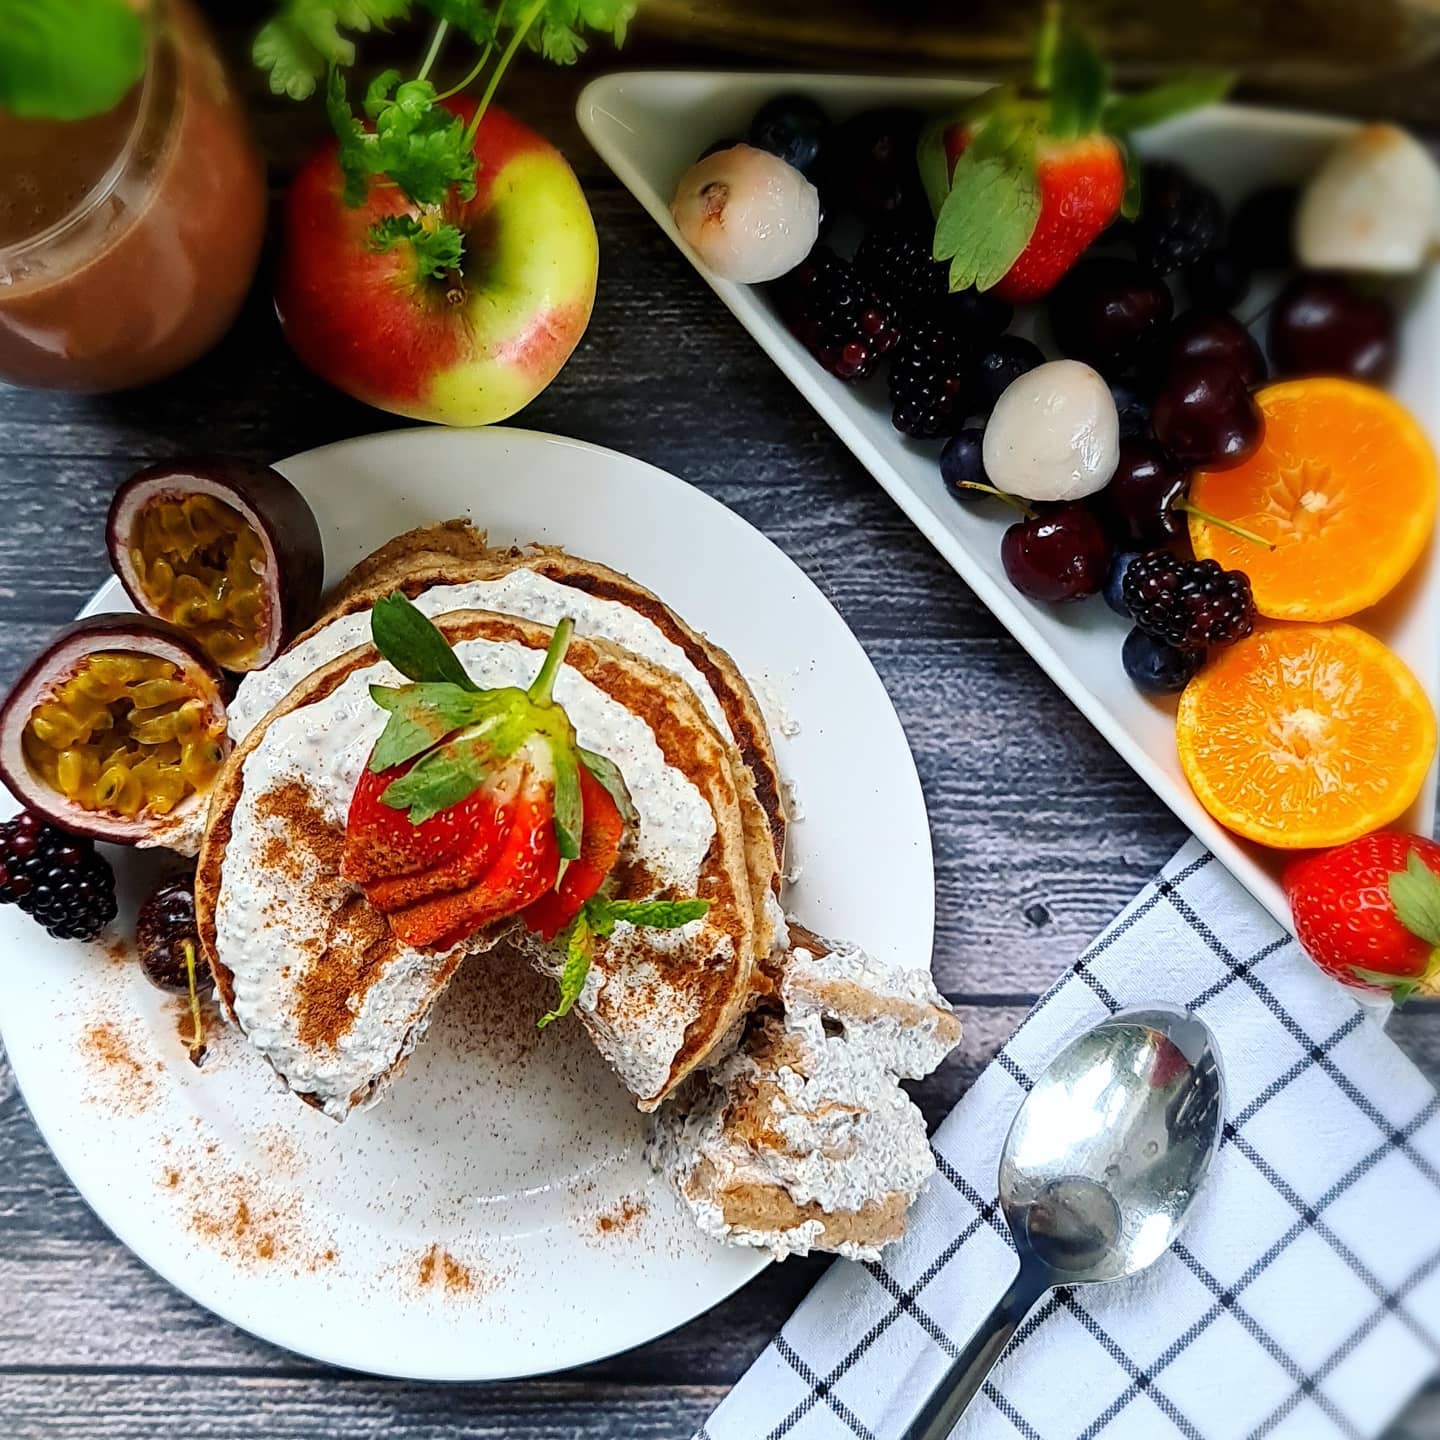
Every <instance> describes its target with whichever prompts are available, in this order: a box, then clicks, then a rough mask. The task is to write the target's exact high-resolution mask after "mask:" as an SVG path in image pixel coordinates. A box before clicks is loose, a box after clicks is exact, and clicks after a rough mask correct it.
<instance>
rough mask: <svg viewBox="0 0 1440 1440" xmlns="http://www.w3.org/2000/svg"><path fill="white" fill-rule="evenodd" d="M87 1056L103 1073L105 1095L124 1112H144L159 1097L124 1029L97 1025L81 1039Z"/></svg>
mask: <svg viewBox="0 0 1440 1440" xmlns="http://www.w3.org/2000/svg"><path fill="white" fill-rule="evenodd" d="M81 1045H82V1047H83V1049H84V1053H85V1054H86V1056H87V1057H88V1058H89V1059H90V1061H91V1062H92V1064H94V1065H95V1066H96V1067H97V1068H98V1069H99V1070H100V1072H101V1080H102V1082H103V1084H102V1094H103V1096H104V1097H105V1098H106V1099H108V1100H110V1101H111V1102H112V1103H115V1104H118V1105H119V1106H121V1107H122V1108H125V1109H132V1110H138V1109H141V1108H143V1107H144V1106H145V1105H146V1104H147V1103H148V1102H149V1101H150V1099H151V1097H152V1096H153V1095H154V1093H155V1081H154V1079H153V1077H152V1075H151V1072H150V1069H149V1068H148V1067H147V1066H146V1065H145V1064H143V1063H142V1062H141V1061H140V1060H139V1059H137V1058H136V1055H135V1052H134V1051H133V1050H132V1049H131V1048H130V1042H129V1041H128V1040H126V1038H125V1036H124V1034H123V1033H122V1032H121V1030H120V1027H119V1026H118V1025H116V1024H115V1023H114V1022H113V1021H110V1020H101V1021H97V1022H96V1023H95V1024H93V1025H91V1026H89V1027H88V1028H87V1029H86V1030H85V1032H84V1034H83V1036H82V1037H81Z"/></svg>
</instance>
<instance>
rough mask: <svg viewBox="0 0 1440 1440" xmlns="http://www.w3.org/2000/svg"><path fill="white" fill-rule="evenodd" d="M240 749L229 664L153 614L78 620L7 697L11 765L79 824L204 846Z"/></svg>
mask: <svg viewBox="0 0 1440 1440" xmlns="http://www.w3.org/2000/svg"><path fill="white" fill-rule="evenodd" d="M229 751H230V741H229V738H228V736H227V734H226V716H225V706H224V701H223V698H222V694H221V675H220V672H219V670H218V669H217V668H216V667H215V665H214V664H213V662H212V661H211V660H210V659H209V657H208V656H206V654H205V653H204V651H203V650H201V649H200V647H199V644H198V642H197V641H196V640H195V639H193V638H192V637H190V636H188V635H186V634H185V633H184V632H183V631H181V630H179V629H177V628H176V627H174V626H172V625H167V624H165V623H164V622H163V621H160V620H155V619H153V618H151V617H149V616H136V615H102V616H97V617H95V618H93V619H89V620H81V621H77V622H76V623H75V624H74V625H71V626H69V627H68V628H67V629H66V630H64V631H62V632H61V634H60V635H59V636H58V637H57V638H56V640H55V641H54V642H52V644H51V645H50V646H49V647H48V648H47V649H46V650H45V651H44V653H43V654H41V655H40V656H39V657H38V658H37V659H36V660H35V661H34V662H33V663H32V664H31V666H30V668H29V669H28V670H27V671H26V672H25V674H24V675H23V676H22V677H21V678H20V680H19V681H17V682H16V685H15V687H14V688H13V689H12V690H11V692H10V694H9V695H8V696H7V697H6V699H5V701H4V704H3V705H0V776H3V778H4V781H5V783H6V784H7V785H8V786H9V788H10V789H11V790H12V791H13V792H14V793H15V795H16V796H17V797H19V798H20V799H21V800H22V801H24V803H25V804H26V805H27V806H29V808H30V809H32V810H34V811H36V812H37V813H39V814H40V815H43V816H44V817H45V818H46V819H48V820H50V821H51V822H52V823H53V824H55V825H58V826H60V827H61V828H62V829H65V830H68V831H70V832H72V833H74V834H79V835H88V836H91V837H93V838H95V839H99V840H110V841H114V842H115V843H117V844H131V845H136V844H138V845H168V846H170V847H171V848H174V849H179V850H184V851H189V852H191V853H193V851H194V849H195V848H197V847H198V843H199V838H200V830H201V828H202V826H203V818H204V807H205V805H206V803H207V801H208V798H209V793H210V790H211V789H212V788H213V786H214V784H215V780H216V777H217V776H218V775H219V773H220V769H221V767H222V766H223V764H224V763H225V758H226V756H227V755H228V754H229Z"/></svg>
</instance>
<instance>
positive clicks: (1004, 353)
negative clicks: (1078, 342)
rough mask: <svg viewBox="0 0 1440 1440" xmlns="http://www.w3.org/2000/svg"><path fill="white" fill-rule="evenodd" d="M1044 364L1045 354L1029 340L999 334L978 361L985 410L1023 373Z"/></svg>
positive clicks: (982, 352) (1017, 336)
mask: <svg viewBox="0 0 1440 1440" xmlns="http://www.w3.org/2000/svg"><path fill="white" fill-rule="evenodd" d="M1044 363H1045V354H1044V352H1043V351H1042V350H1041V349H1040V347H1039V346H1038V345H1036V344H1035V343H1034V342H1033V341H1031V340H1025V339H1022V338H1021V337H1020V336H1019V335H1002V336H1001V337H1000V338H999V339H998V340H997V341H995V343H994V344H993V345H990V346H987V347H986V349H984V350H983V351H981V353H980V359H979V362H978V369H979V372H980V390H981V393H982V394H983V395H984V397H985V403H986V406H987V408H988V407H990V406H993V405H994V404H995V402H996V401H997V400H998V399H999V398H1000V397H1001V395H1003V394H1004V393H1005V391H1006V390H1007V389H1009V387H1010V385H1011V383H1012V382H1013V381H1016V380H1018V379H1019V378H1020V377H1021V376H1022V375H1024V374H1025V373H1026V372H1027V371H1029V370H1033V369H1034V368H1035V367H1036V366H1037V365H1043V364H1044Z"/></svg>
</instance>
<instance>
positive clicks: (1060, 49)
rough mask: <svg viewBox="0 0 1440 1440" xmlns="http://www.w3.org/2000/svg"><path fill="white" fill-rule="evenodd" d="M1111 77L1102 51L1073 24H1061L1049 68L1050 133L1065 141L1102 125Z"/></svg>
mask: <svg viewBox="0 0 1440 1440" xmlns="http://www.w3.org/2000/svg"><path fill="white" fill-rule="evenodd" d="M1109 88H1110V76H1109V72H1108V71H1107V70H1106V68H1105V62H1104V60H1102V59H1101V58H1100V52H1099V51H1098V50H1097V49H1096V48H1095V47H1094V45H1092V44H1091V43H1090V40H1089V38H1088V37H1087V36H1086V35H1085V33H1084V32H1083V31H1082V30H1080V29H1078V28H1077V27H1076V26H1074V25H1068V24H1067V25H1062V26H1061V28H1060V34H1059V37H1058V39H1057V42H1056V46H1055V53H1054V56H1053V59H1052V62H1051V67H1050V130H1051V132H1052V133H1053V134H1055V135H1056V136H1058V137H1059V138H1060V139H1062V140H1068V139H1072V138H1074V137H1075V136H1078V135H1089V134H1091V133H1092V132H1093V131H1094V130H1096V129H1097V128H1098V127H1099V125H1100V116H1101V112H1102V111H1103V110H1104V108H1105V96H1106V95H1107V93H1108V92H1109Z"/></svg>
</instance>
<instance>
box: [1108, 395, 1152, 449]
mask: <svg viewBox="0 0 1440 1440" xmlns="http://www.w3.org/2000/svg"><path fill="white" fill-rule="evenodd" d="M1110 393H1111V395H1113V396H1114V397H1115V413H1116V414H1117V415H1118V416H1119V417H1120V438H1121V439H1122V440H1134V439H1137V438H1146V439H1148V438H1149V435H1150V396H1149V394H1148V393H1147V392H1146V391H1145V390H1144V389H1142V388H1141V387H1140V385H1138V384H1137V383H1136V382H1135V381H1134V380H1112V381H1111V382H1110Z"/></svg>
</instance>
